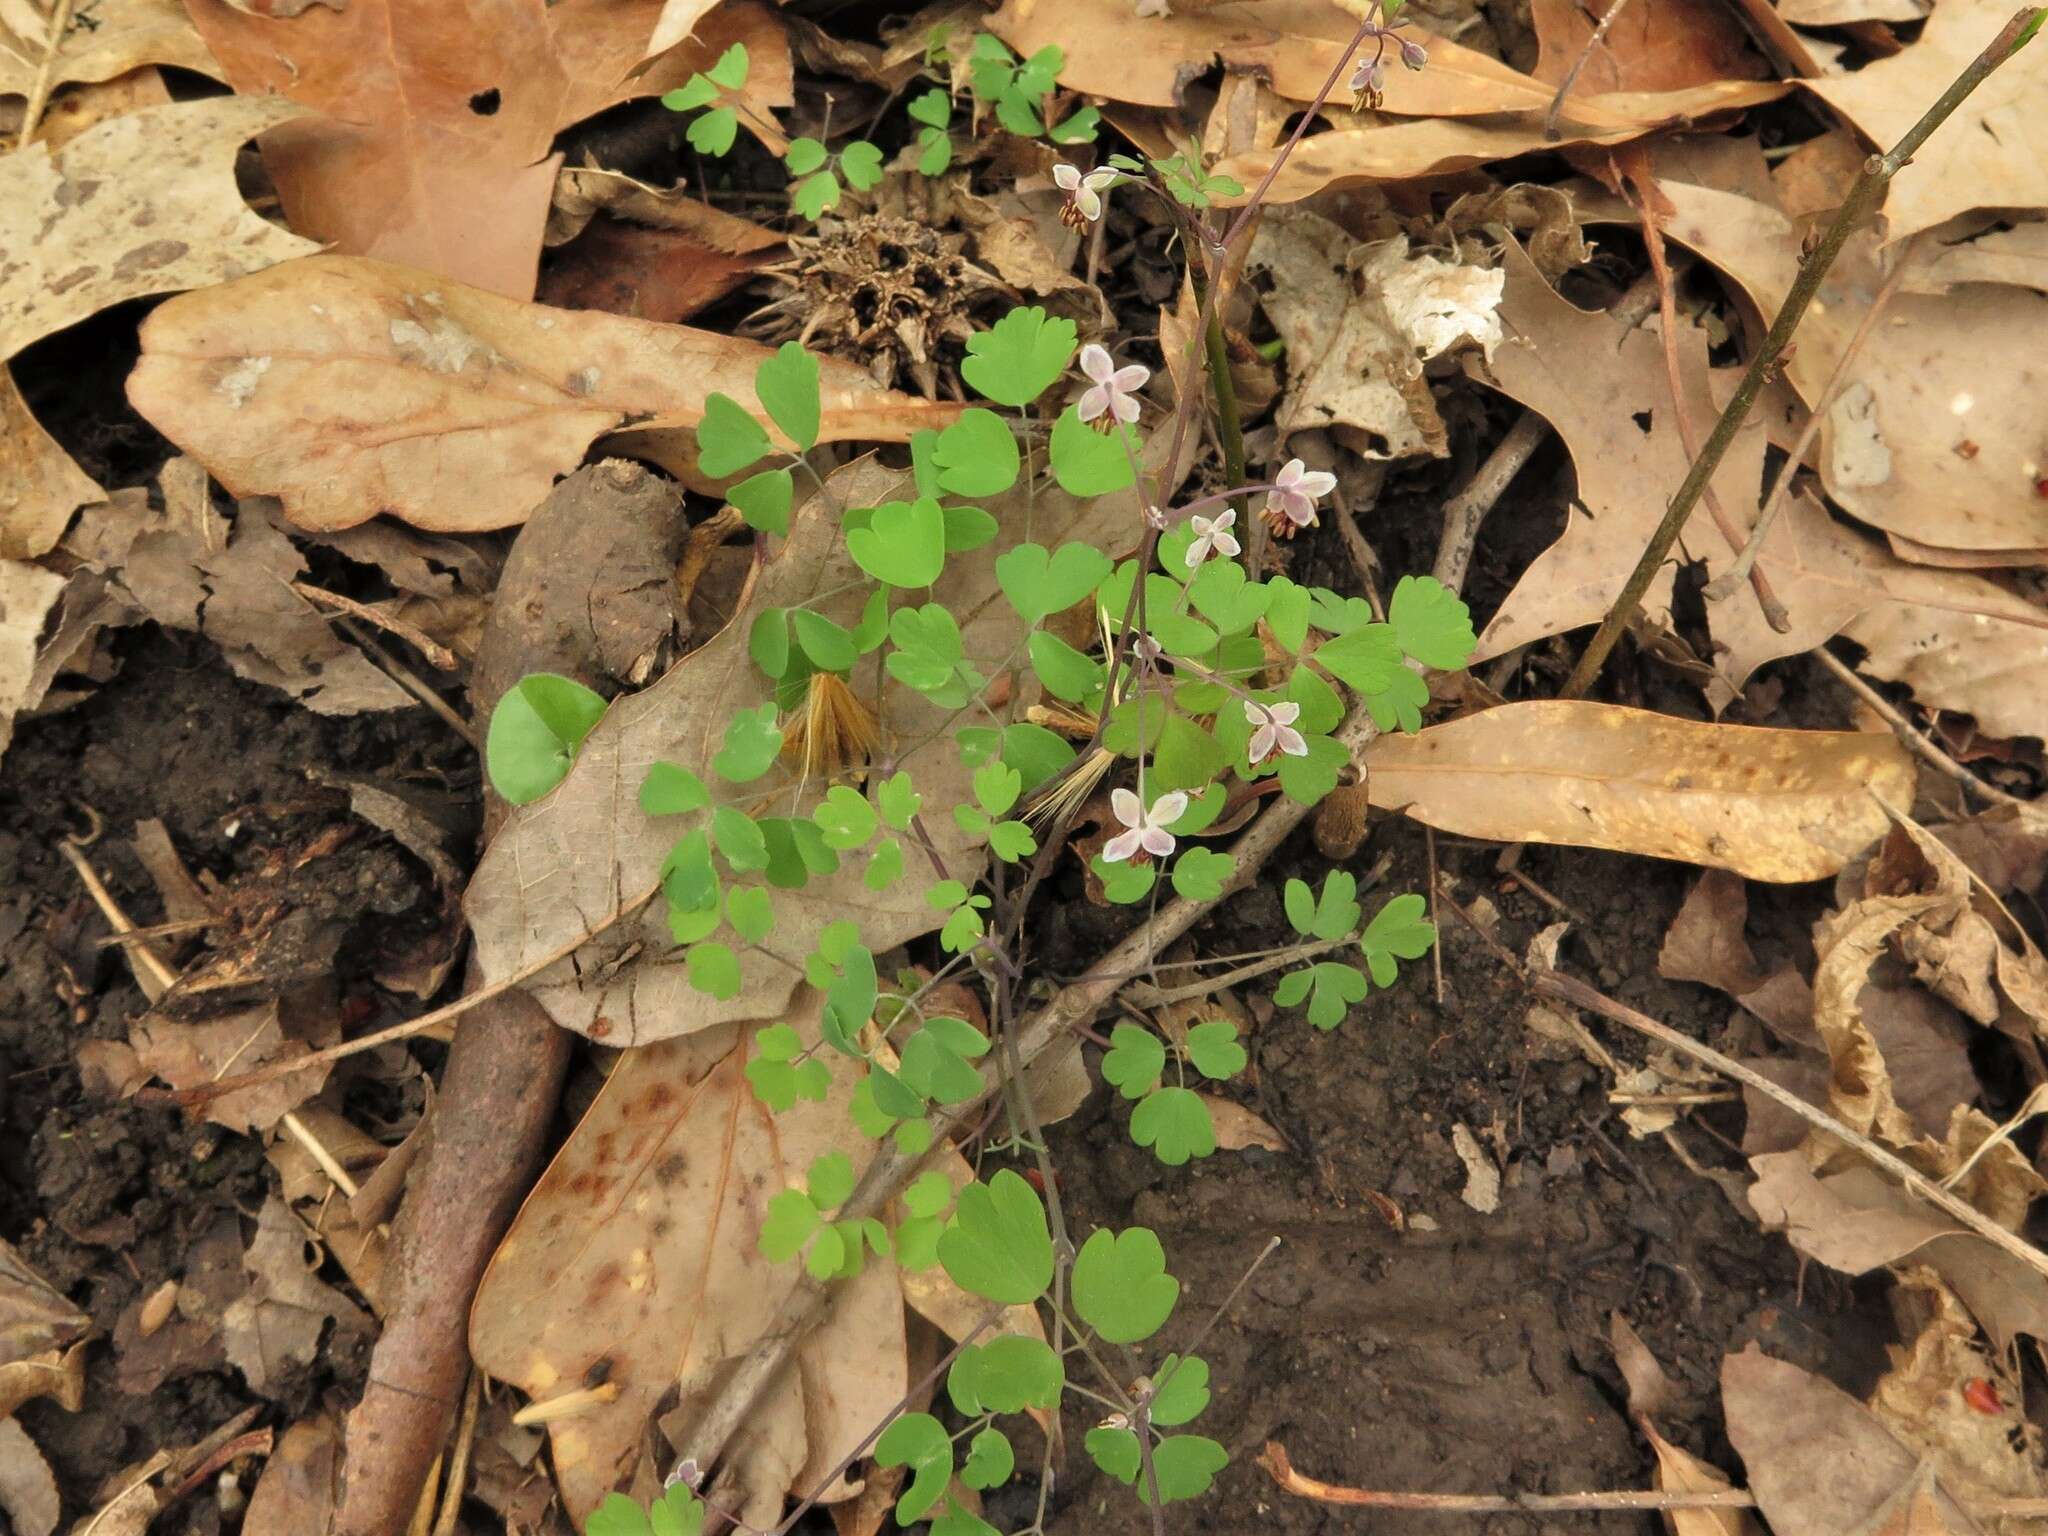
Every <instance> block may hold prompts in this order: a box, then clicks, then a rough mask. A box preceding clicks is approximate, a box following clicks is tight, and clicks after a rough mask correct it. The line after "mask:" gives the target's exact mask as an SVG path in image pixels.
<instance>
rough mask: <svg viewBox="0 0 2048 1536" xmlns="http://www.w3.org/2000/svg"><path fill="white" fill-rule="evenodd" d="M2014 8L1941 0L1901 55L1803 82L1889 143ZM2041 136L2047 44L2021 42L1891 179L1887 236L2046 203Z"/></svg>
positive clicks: (2047, 105)
mask: <svg viewBox="0 0 2048 1536" xmlns="http://www.w3.org/2000/svg"><path fill="white" fill-rule="evenodd" d="M2012 14H2013V7H2012V6H2010V5H2008V4H2007V3H2006V0H1942V3H1941V4H1940V5H1937V6H1935V7H1934V13H1933V15H1931V16H1930V17H1928V20H1927V26H1926V28H1925V29H1924V30H1923V31H1922V32H1921V34H1920V37H1919V40H1918V41H1916V42H1915V43H1913V45H1912V46H1911V47H1909V48H1907V49H1906V50H1905V51H1904V52H1902V53H1900V54H1898V55H1896V56H1895V57H1893V58H1889V59H1875V60H1872V61H1871V62H1870V63H1869V64H1866V65H1865V66H1864V67H1863V68H1861V69H1859V70H1857V71H1856V72H1855V73H1853V74H1841V75H1833V76H1827V77H1824V78H1822V79H1818V80H1810V81H1806V82H1804V84H1805V87H1806V89H1807V90H1810V91H1812V92H1813V93H1814V94H1815V95H1816V96H1818V97H1820V99H1821V100H1822V101H1824V102H1826V103H1827V104H1828V105H1829V106H1831V107H1833V108H1834V109H1835V110H1836V111H1837V112H1840V113H1841V114H1842V115H1843V116H1844V117H1846V118H1848V119H1849V121H1850V122H1852V123H1854V124H1855V125H1856V127H1857V128H1858V129H1859V130H1861V131H1862V133H1863V134H1864V135H1865V136H1866V137H1867V138H1868V139H1869V140H1870V141H1871V144H1872V146H1873V147H1874V148H1876V149H1879V150H1888V149H1890V148H1891V147H1892V146H1893V145H1894V144H1896V143H1897V142H1898V141H1899V140H1900V139H1901V138H1903V137H1904V136H1905V133H1906V130H1907V129H1908V128H1910V127H1912V126H1913V124H1914V123H1916V122H1918V121H1919V120H1920V118H1921V116H1922V114H1924V113H1925V112H1926V111H1927V109H1928V108H1929V107H1930V106H1932V105H1933V104H1934V99H1935V98H1936V97H1937V96H1939V95H1940V94H1941V93H1942V91H1943V90H1944V89H1945V88H1946V87H1947V86H1948V83H1949V82H1950V81H1951V80H1953V79H1955V78H1956V76H1958V75H1959V74H1961V73H1962V72H1963V69H1964V67H1965V66H1966V65H1968V64H1969V62H1970V61H1971V60H1972V59H1974V58H1975V57H1976V56H1977V54H1978V53H1979V52H1980V51H1981V50H1982V49H1983V47H1984V45H1985V44H1987V43H1989V42H1990V41H1991V38H1992V34H1994V33H1995V32H1997V31H1998V29H1999V28H2000V27H2002V26H2004V25H2005V23H2006V22H2007V21H2009V20H2011V18H2012ZM2044 139H2048V50H2043V49H2041V48H2038V47H2028V48H2022V49H2021V50H2020V51H2019V53H2018V54H2017V55H2016V56H2015V57H2013V58H2012V59H2010V60H2008V61H2007V62H2006V64H2005V65H2004V66H2003V67H2002V68H2000V69H1998V70H1996V71H1994V72H1993V73H1992V75H1991V77H1990V78H1989V79H1988V80H1986V81H1984V82H1983V83H1982V84H1981V85H1979V86H1978V87H1977V89H1976V90H1974V91H1972V92H1971V93H1970V96H1969V98H1968V99H1967V100H1966V101H1964V102H1963V103H1962V105H1961V106H1959V107H1958V108H1957V109H1956V112H1955V115H1954V116H1952V117H1951V118H1949V120H1948V121H1947V122H1945V123H1943V124H1942V126H1941V127H1940V129H1938V130H1937V131H1936V132H1935V134H1934V136H1933V137H1932V138H1930V139H1929V140H1928V141H1927V142H1926V143H1925V144H1924V145H1922V146H1921V147H1920V148H1919V149H1918V150H1917V151H1915V152H1914V155H1913V158H1912V160H1911V161H1910V162H1909V163H1908V164H1907V165H1906V166H1905V168H1904V169H1903V170H1901V171H1900V172H1899V174H1898V175H1897V176H1896V177H1894V178H1893V179H1892V183H1891V187H1890V190H1889V191H1888V192H1887V194H1886V196H1885V203H1884V213H1885V221H1886V225H1887V234H1888V237H1889V238H1891V239H1894V240H1899V239H1903V238H1905V237H1906V236H1907V235H1911V234H1913V233H1915V232H1917V231H1919V230H1923V229H1927V228H1930V227H1932V226H1933V225H1936V224H1939V223H1941V222H1942V221H1943V220H1945V219H1948V218H1950V217H1952V216H1953V215H1955V214H1958V213H1964V212H1967V211H1968V210H1970V209H1973V208H1986V207H2003V208H2041V207H2048V165H2044V164H2043V163H2042V159H2041V156H2040V155H2039V154H2037V153H2035V150H2036V148H2037V147H2038V146H2039V145H2040V144H2041V142H2042V141H2043V140H2044ZM1965 355H1968V354H1965ZM2001 355H2002V356H2011V355H2012V354H2010V353H2009V352H2008V353H2003V354H2001ZM2013 360H2014V361H2015V362H2016V361H2017V358H2016V357H2015V358H2014V359H2013Z"/></svg>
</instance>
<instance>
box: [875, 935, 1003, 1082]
mask: <svg viewBox="0 0 2048 1536" xmlns="http://www.w3.org/2000/svg"><path fill="white" fill-rule="evenodd" d="M961 910H962V911H966V910H968V909H966V908H964V907H963V908H962V909H961ZM985 1044H986V1042H984V1045H985ZM897 1074H898V1075H899V1076H900V1077H901V1078H902V1079H903V1081H904V1082H906V1083H908V1084H909V1085H910V1086H911V1087H912V1088H913V1089H915V1090H916V1091H917V1092H918V1093H920V1094H923V1095H924V1096H925V1097H926V1098H928V1099H931V1100H933V1101H935V1102H937V1103H940V1104H965V1103H967V1102H968V1101H969V1100H970V1099H978V1098H980V1097H981V1095H982V1092H983V1090H984V1089H985V1088H986V1087H987V1086H988V1085H987V1084H986V1083H984V1082H983V1081H982V1078H981V1074H980V1073H979V1072H977V1071H975V1070H974V1068H973V1067H971V1066H969V1065H968V1064H967V1062H966V1061H964V1060H962V1059H961V1055H960V1053H959V1052H958V1051H956V1050H954V1049H953V1048H952V1047H951V1046H950V1045H949V1044H948V1043H947V1042H946V1040H945V1039H944V1037H943V1036H942V1035H938V1034H934V1033H933V1031H932V1029H931V1027H930V1026H929V1025H927V1026H926V1027H925V1028H923V1029H921V1030H919V1031H918V1032H917V1033H916V1034H914V1035H912V1036H911V1037H910V1038H909V1039H908V1040H906V1041H905V1042H904V1044H903V1054H902V1060H901V1062H900V1063H899V1065H898V1067H897Z"/></svg>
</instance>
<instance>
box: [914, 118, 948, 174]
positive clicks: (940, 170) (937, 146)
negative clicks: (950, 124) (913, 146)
mask: <svg viewBox="0 0 2048 1536" xmlns="http://www.w3.org/2000/svg"><path fill="white" fill-rule="evenodd" d="M917 142H918V144H919V146H920V148H919V152H918V156H917V170H918V174H919V175H920V176H943V175H945V174H946V169H947V167H949V166H950V165H952V163H953V140H952V138H951V136H949V135H948V134H947V132H946V130H945V129H943V128H924V129H920V130H919V132H918V135H917Z"/></svg>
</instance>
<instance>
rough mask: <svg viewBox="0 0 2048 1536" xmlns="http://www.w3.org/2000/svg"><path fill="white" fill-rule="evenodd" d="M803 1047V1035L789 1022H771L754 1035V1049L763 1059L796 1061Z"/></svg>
mask: <svg viewBox="0 0 2048 1536" xmlns="http://www.w3.org/2000/svg"><path fill="white" fill-rule="evenodd" d="M803 1048H804V1042H803V1037H802V1036H800V1035H799V1034H798V1033H797V1032H796V1031H795V1030H793V1029H791V1028H790V1027H789V1026H788V1025H787V1024H770V1025H769V1026H768V1027H767V1028H765V1029H763V1030H762V1031H761V1032H760V1033H759V1034H758V1035H756V1036H754V1049H755V1050H757V1051H759V1052H760V1053H761V1059H762V1060H763V1061H794V1060H796V1058H797V1057H798V1056H800V1055H801V1054H803Z"/></svg>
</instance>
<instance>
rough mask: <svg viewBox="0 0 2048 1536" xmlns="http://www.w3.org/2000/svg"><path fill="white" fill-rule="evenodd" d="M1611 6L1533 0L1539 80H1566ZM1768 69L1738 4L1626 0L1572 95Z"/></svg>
mask: <svg viewBox="0 0 2048 1536" xmlns="http://www.w3.org/2000/svg"><path fill="white" fill-rule="evenodd" d="M1612 5H1613V0H1608V4H1605V5H1598V6H1595V5H1580V4H1577V3H1576V0H1535V3H1534V4H1533V5H1531V7H1530V22H1531V24H1532V25H1533V26H1534V27H1535V29H1536V41H1537V44H1538V46H1539V50H1540V51H1539V52H1538V54H1537V57H1536V69H1535V75H1536V78H1537V79H1538V80H1541V81H1542V82H1543V83H1544V84H1546V85H1553V86H1554V85H1559V84H1562V83H1563V81H1564V79H1565V76H1566V74H1567V73H1568V72H1569V71H1570V69H1571V68H1572V65H1573V64H1574V63H1576V62H1577V60H1578V57H1579V55H1580V54H1581V53H1583V52H1585V50H1586V48H1587V46H1588V44H1589V43H1590V42H1591V39H1592V36H1593V31H1594V27H1595V26H1596V24H1597V23H1598V22H1599V21H1600V20H1601V18H1602V17H1603V16H1604V15H1605V14H1606V13H1607V12H1608V11H1609V10H1610V9H1612ZM1432 62H1434V60H1432ZM1770 73H1771V67H1770V63H1769V61H1768V60H1766V59H1765V58H1764V57H1763V55H1762V54H1760V53H1758V52H1757V51H1756V49H1755V48H1754V47H1753V46H1752V45H1751V43H1750V40H1749V34H1748V33H1747V32H1746V31H1744V30H1743V27H1742V23H1741V22H1740V21H1739V20H1738V19H1737V18H1736V15H1735V13H1734V11H1733V10H1732V9H1730V8H1728V7H1726V6H1720V5H1714V4H1710V3H1707V0H1627V6H1626V9H1624V10H1623V11H1622V13H1621V14H1620V15H1619V16H1617V17H1615V18H1614V21H1613V22H1612V23H1611V24H1610V25H1609V26H1608V28H1607V31H1606V34H1605V35H1604V36H1603V37H1602V38H1601V40H1600V45H1599V46H1598V47H1596V48H1594V49H1593V52H1592V56H1591V57H1590V58H1588V59H1587V60H1586V63H1585V66H1584V67H1583V68H1582V69H1581V70H1580V71H1579V77H1578V81H1577V83H1576V84H1575V85H1573V87H1572V93H1573V95H1574V96H1576V95H1577V94H1578V93H1579V92H1581V91H1584V92H1586V93H1587V94H1589V95H1592V94H1596V93H1599V92H1604V91H1679V90H1684V89H1685V88H1686V87H1688V86H1695V85H1710V84H1712V83H1713V82H1715V81H1717V80H1760V79H1763V78H1765V77H1766V76H1768V75H1769V74H1770Z"/></svg>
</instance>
